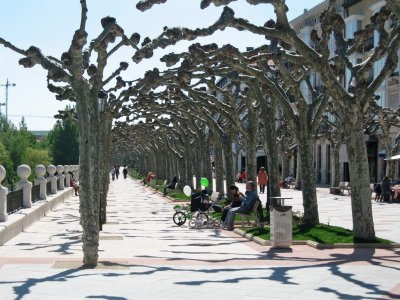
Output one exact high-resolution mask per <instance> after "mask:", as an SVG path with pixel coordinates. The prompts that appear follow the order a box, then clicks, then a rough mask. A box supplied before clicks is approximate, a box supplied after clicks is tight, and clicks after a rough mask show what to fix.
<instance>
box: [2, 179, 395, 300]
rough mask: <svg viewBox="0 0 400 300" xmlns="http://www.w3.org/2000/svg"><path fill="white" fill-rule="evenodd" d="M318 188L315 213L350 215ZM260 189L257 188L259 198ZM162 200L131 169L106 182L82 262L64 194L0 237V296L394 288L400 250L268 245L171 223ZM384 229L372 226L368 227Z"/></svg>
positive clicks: (338, 293) (75, 217)
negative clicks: (5, 238)
mask: <svg viewBox="0 0 400 300" xmlns="http://www.w3.org/2000/svg"><path fill="white" fill-rule="evenodd" d="M241 188H242V189H243V188H244V187H243V186H241ZM326 191H327V190H326V189H321V190H319V192H318V193H319V202H320V205H319V208H320V217H321V221H323V222H324V218H329V221H330V224H339V225H341V224H340V223H341V222H342V223H343V224H342V225H348V224H350V225H351V210H350V206H349V203H350V197H349V196H332V195H329V194H328V193H327V192H326ZM283 194H284V195H285V196H286V195H290V196H291V197H293V200H291V203H289V204H292V205H293V207H294V209H300V208H301V192H299V191H296V190H284V191H283ZM265 197H266V195H265V194H261V198H262V200H263V202H264V203H265ZM172 207H173V204H172V203H170V202H168V200H167V199H166V198H164V197H162V196H161V195H160V194H158V193H154V192H153V191H152V190H150V189H148V188H145V187H143V186H141V185H140V184H137V183H135V182H134V181H132V180H131V179H127V180H124V179H122V178H120V179H119V180H117V181H114V182H112V183H111V186H110V192H109V205H108V220H107V224H106V225H104V230H103V232H102V233H101V239H100V251H99V254H100V261H101V262H102V264H101V265H100V267H99V268H98V269H92V270H82V269H79V268H78V266H79V263H80V261H81V259H82V253H81V243H80V241H79V236H80V227H79V213H78V198H77V197H72V198H70V199H69V200H68V201H67V202H66V203H65V204H64V205H61V206H60V207H58V209H57V210H56V211H54V212H52V213H50V214H49V215H48V216H47V217H45V218H43V219H42V220H41V221H39V222H37V223H36V224H35V225H33V226H31V227H29V228H27V229H26V231H25V232H23V233H22V234H20V235H19V236H17V237H16V238H14V239H13V240H11V241H10V242H8V243H7V244H6V245H4V246H1V247H0V299H2V300H3V299H85V298H93V299H390V298H391V297H392V298H396V297H400V279H399V278H400V276H399V275H400V271H399V270H400V258H399V251H400V250H382V249H334V250H323V251H321V250H316V249H313V248H310V247H307V246H293V247H292V248H291V249H286V250H285V249H272V248H270V247H266V246H260V245H257V244H255V243H253V242H249V241H247V240H245V239H243V238H241V237H238V236H237V235H236V234H235V233H232V232H227V231H221V230H219V229H190V228H189V227H188V225H187V224H185V225H183V226H181V227H178V226H176V225H175V224H174V223H173V222H172V215H173V209H172ZM385 207H386V208H385ZM398 207H400V205H396V204H387V205H375V204H374V216H375V218H376V227H377V228H380V227H382V228H389V227H394V226H396V225H394V224H392V225H390V224H389V221H390V220H389V219H387V216H388V215H395V213H396V212H398V211H396V210H398V209H399V208H398ZM325 210H326V211H325ZM347 210H348V212H347ZM386 214H388V215H386ZM398 215H399V214H398V213H397V216H398ZM340 217H343V220H342V221H341V220H340ZM348 218H349V219H348ZM347 219H348V220H347ZM385 226H386V227H385ZM397 228H398V226H397ZM394 231H395V229H391V231H384V230H382V231H379V230H377V235H380V236H382V234H380V232H382V233H384V232H386V233H388V234H392V232H394ZM396 234H398V233H396ZM382 237H383V236H382ZM391 239H392V240H397V241H399V240H400V239H398V238H397V237H396V238H394V237H393V238H391Z"/></svg>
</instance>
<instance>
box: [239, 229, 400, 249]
mask: <svg viewBox="0 0 400 300" xmlns="http://www.w3.org/2000/svg"><path fill="white" fill-rule="evenodd" d="M233 232H235V233H236V234H238V235H240V236H242V237H244V238H245V239H248V240H249V241H253V242H256V243H257V244H259V245H261V246H270V245H271V242H270V241H267V240H264V239H262V238H259V237H256V236H254V235H252V234H251V233H246V232H245V231H243V230H241V229H239V228H235V229H234V230H233ZM292 245H293V246H296V245H307V246H309V247H312V248H314V249H318V250H325V249H354V248H375V249H396V248H400V243H392V244H376V243H355V244H354V243H337V244H321V243H317V242H314V241H310V240H308V241H292Z"/></svg>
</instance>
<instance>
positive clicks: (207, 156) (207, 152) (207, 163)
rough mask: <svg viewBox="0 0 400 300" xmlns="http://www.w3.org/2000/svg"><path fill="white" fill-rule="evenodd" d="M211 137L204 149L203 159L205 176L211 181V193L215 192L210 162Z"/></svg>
mask: <svg viewBox="0 0 400 300" xmlns="http://www.w3.org/2000/svg"><path fill="white" fill-rule="evenodd" d="M211 147H212V145H210V135H209V137H208V139H207V142H206V143H205V146H204V147H202V158H203V176H204V177H206V178H208V179H209V183H210V184H209V188H210V190H211V191H213V190H214V182H213V174H212V169H211V161H210V148H211Z"/></svg>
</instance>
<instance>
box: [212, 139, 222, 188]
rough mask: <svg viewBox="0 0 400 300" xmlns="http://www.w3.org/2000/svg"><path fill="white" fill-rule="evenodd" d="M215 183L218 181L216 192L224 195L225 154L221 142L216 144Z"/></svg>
mask: <svg viewBox="0 0 400 300" xmlns="http://www.w3.org/2000/svg"><path fill="white" fill-rule="evenodd" d="M214 149H215V160H214V163H215V179H216V180H215V181H216V191H217V192H218V194H219V195H223V194H224V166H223V163H222V160H223V154H222V146H221V143H220V141H216V142H215V148H214Z"/></svg>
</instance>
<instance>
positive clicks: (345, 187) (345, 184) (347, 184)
mask: <svg viewBox="0 0 400 300" xmlns="http://www.w3.org/2000/svg"><path fill="white" fill-rule="evenodd" d="M339 189H340V194H341V195H344V191H347V192H348V193H349V195H351V188H350V182H347V181H342V182H340V183H339Z"/></svg>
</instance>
